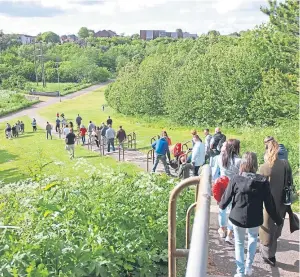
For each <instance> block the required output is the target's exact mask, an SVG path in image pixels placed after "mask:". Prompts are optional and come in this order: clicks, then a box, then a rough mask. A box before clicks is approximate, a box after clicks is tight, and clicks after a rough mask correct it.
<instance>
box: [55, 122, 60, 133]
mask: <svg viewBox="0 0 300 277" xmlns="http://www.w3.org/2000/svg"><path fill="white" fill-rule="evenodd" d="M59 128H60V124H56V126H55V131H56V133H58V130H59Z"/></svg>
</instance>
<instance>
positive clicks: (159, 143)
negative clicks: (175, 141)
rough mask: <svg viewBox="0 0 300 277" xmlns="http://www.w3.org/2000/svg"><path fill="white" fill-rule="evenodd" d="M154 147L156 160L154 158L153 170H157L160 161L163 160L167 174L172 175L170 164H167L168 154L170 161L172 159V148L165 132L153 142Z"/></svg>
mask: <svg viewBox="0 0 300 277" xmlns="http://www.w3.org/2000/svg"><path fill="white" fill-rule="evenodd" d="M152 148H153V149H154V150H155V160H154V164H153V168H152V172H155V171H156V168H157V165H158V163H159V161H161V162H162V163H163V165H164V167H165V171H166V173H167V175H170V170H169V166H168V164H167V156H168V159H169V161H170V160H171V158H170V150H169V145H168V140H167V138H166V136H165V134H164V133H162V137H161V138H160V139H158V140H156V141H155V142H154V143H153V144H152Z"/></svg>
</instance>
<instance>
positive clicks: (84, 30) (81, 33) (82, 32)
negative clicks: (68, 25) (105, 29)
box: [78, 27, 89, 39]
mask: <svg viewBox="0 0 300 277" xmlns="http://www.w3.org/2000/svg"><path fill="white" fill-rule="evenodd" d="M78 36H79V37H80V38H83V39H85V38H87V37H89V29H88V28H87V27H81V28H80V29H79V31H78Z"/></svg>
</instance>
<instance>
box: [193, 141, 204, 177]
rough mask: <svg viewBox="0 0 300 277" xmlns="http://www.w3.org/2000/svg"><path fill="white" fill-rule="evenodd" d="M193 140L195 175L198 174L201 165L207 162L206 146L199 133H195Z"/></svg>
mask: <svg viewBox="0 0 300 277" xmlns="http://www.w3.org/2000/svg"><path fill="white" fill-rule="evenodd" d="M193 142H194V147H193V150H192V165H193V167H194V176H198V175H199V169H200V167H201V166H202V165H204V163H205V146H204V143H202V140H201V139H200V137H199V136H198V135H194V137H193Z"/></svg>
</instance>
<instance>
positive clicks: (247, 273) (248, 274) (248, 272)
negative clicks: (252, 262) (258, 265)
mask: <svg viewBox="0 0 300 277" xmlns="http://www.w3.org/2000/svg"><path fill="white" fill-rule="evenodd" d="M245 275H247V276H251V275H252V267H246V268H245Z"/></svg>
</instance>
